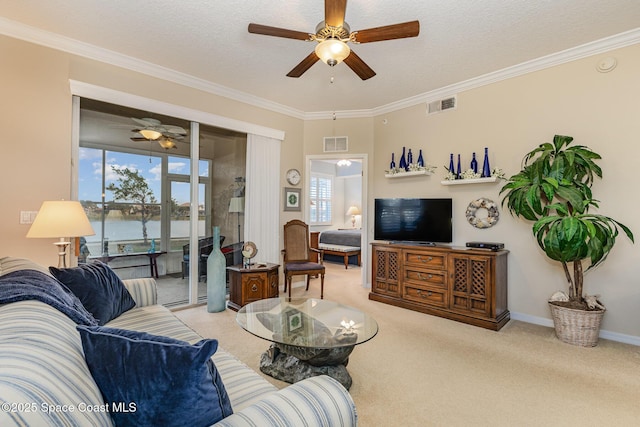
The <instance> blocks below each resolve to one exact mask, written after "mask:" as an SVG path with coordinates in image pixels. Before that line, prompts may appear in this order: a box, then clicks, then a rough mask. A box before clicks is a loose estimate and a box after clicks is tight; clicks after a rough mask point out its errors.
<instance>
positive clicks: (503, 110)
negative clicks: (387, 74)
mask: <svg viewBox="0 0 640 427" xmlns="http://www.w3.org/2000/svg"><path fill="white" fill-rule="evenodd" d="M609 55H611V56H614V57H616V58H617V59H618V66H617V68H616V69H614V70H613V71H612V72H610V73H606V74H603V73H599V72H597V71H596V69H595V65H596V62H597V60H598V59H600V58H602V57H604V56H609ZM638 76H640V45H635V46H632V47H628V48H625V49H621V50H617V51H612V52H608V53H607V54H606V55H599V56H596V57H590V58H586V59H582V60H579V61H575V62H571V63H567V64H564V65H561V66H557V67H553V68H551V69H547V70H544V71H539V72H536V73H531V74H528V75H525V76H521V77H518V78H513V79H510V80H507V81H503V82H500V83H495V84H492V85H488V86H484V87H481V88H478V89H475V90H470V91H468V92H464V93H459V94H458V108H457V110H455V111H449V112H446V113H440V114H436V115H431V116H427V115H426V114H425V106H424V105H419V106H415V107H412V108H407V109H405V110H402V111H397V112H394V113H390V114H385V115H381V116H379V117H376V119H375V121H374V129H375V147H374V152H375V158H374V159H373V161H372V162H371V164H372V167H371V171H370V173H371V176H372V182H373V185H372V186H371V189H370V190H371V191H370V193H371V194H370V198H369V202H370V206H369V207H370V209H372V205H371V203H372V202H373V197H372V196H376V197H400V196H404V197H451V198H453V202H454V223H453V227H454V243H455V244H456V245H464V244H465V242H468V241H473V240H481V241H492V242H504V243H505V245H506V247H507V248H508V249H509V250H510V251H511V253H510V256H509V309H510V310H511V311H512V312H514V314H515V317H520V318H524V319H528V316H534V317H537V318H538V319H529V320H539V318H549V317H550V316H549V313H548V308H547V305H546V299H547V298H548V297H549V296H550V295H551V294H552V293H553V292H554V291H556V290H559V289H562V290H565V289H566V285H565V279H564V274H563V272H562V268H561V267H560V265H559V264H555V263H551V262H550V261H547V259H546V257H545V256H544V254H543V253H542V252H541V250H539V249H538V246H537V244H536V242H535V239H534V238H533V235H532V232H531V223H528V222H526V221H524V220H519V219H515V218H513V217H511V216H510V214H509V213H508V211H505V210H501V217H500V221H499V222H498V223H497V225H495V226H494V227H492V228H490V229H484V230H480V229H475V228H473V227H472V226H471V225H469V224H468V223H467V221H466V218H465V210H466V207H467V205H468V204H469V202H471V201H472V200H474V199H477V198H479V197H486V198H489V199H491V200H494V201H501V197H500V196H499V191H500V188H501V185H502V184H501V183H496V184H482V185H464V186H443V185H441V184H440V181H441V180H442V177H443V175H444V166H445V165H447V166H448V162H449V153H454V154H456V155H457V154H458V153H461V154H462V158H463V162H464V163H463V164H465V165H468V162H469V161H470V157H471V153H472V152H473V151H475V152H476V153H477V154H478V155H479V158H478V161H479V162H481V161H482V157H483V156H482V155H481V154H480V153H481V152H482V151H483V149H484V147H488V148H489V153H490V160H491V166H492V167H500V168H502V169H504V171H505V172H506V174H507V176H511V175H513V174H515V173H517V172H518V171H519V170H520V163H521V160H522V157H523V155H524V154H525V153H527V152H528V151H530V150H531V149H533V148H534V147H535V146H537V145H538V144H540V143H542V142H548V141H551V139H552V138H553V135H554V134H564V135H570V136H573V137H574V138H575V143H576V144H583V145H586V146H588V147H590V148H591V149H593V150H594V151H596V152H598V153H599V154H601V155H602V157H603V160H602V161H601V163H600V165H601V166H602V168H603V171H604V174H603V175H604V179H603V180H602V181H599V182H597V183H596V185H594V188H593V190H594V195H595V197H596V198H597V199H598V200H600V201H601V203H600V207H601V209H600V211H599V212H600V213H603V214H606V215H609V216H612V217H613V218H615V219H617V220H619V221H621V222H622V223H624V224H626V225H628V226H630V227H631V228H632V230H633V231H634V232H635V233H636V237H637V238H640V220H639V219H638V212H640V198H638V197H637V194H638V191H637V189H636V188H635V187H637V185H638V184H637V182H638V179H637V174H636V172H635V169H637V161H638V160H639V159H640V102H639V101H638V100H640V84H638ZM384 119H386V120H387V124H386V125H385V124H383V120H384ZM402 146H407V147H411V148H413V149H414V150H415V151H416V152H417V149H419V148H422V149H423V155H424V156H425V161H426V162H427V163H430V164H433V165H436V166H437V167H438V169H437V170H436V173H435V174H434V175H433V176H420V177H411V178H402V179H386V178H384V174H383V170H384V169H386V168H388V167H389V161H390V157H391V152H392V151H395V152H396V156H398V152H400V151H401V149H402ZM397 161H398V157H396V163H397ZM371 226H372V224H370V228H371ZM639 277H640V247H639V246H638V245H637V244H636V245H632V244H631V243H630V242H629V241H628V240H627V239H626V237H621V238H619V239H618V243H617V245H616V247H615V248H614V249H613V251H612V253H611V255H610V256H609V258H608V259H607V261H606V262H605V263H604V264H603V265H601V266H600V267H599V268H597V269H596V270H593V271H591V272H589V273H588V274H587V275H586V277H585V285H586V290H587V292H589V293H590V294H600V295H602V301H603V302H604V303H605V304H606V305H607V308H608V312H607V314H606V315H605V317H604V324H603V329H604V330H608V331H613V332H616V333H620V334H627V335H632V336H635V337H639V336H640V310H639V309H638V307H639V304H640V279H639Z"/></svg>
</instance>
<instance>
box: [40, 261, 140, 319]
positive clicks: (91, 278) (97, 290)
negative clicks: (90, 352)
mask: <svg viewBox="0 0 640 427" xmlns="http://www.w3.org/2000/svg"><path fill="white" fill-rule="evenodd" d="M49 271H50V272H51V274H52V275H53V276H54V277H55V278H56V279H58V280H59V281H61V282H62V283H64V284H65V285H66V286H67V287H68V288H69V289H71V292H73V293H74V294H75V295H76V296H77V297H78V299H79V300H80V302H82V305H84V308H86V309H87V310H88V311H89V312H90V313H91V314H93V317H95V318H96V320H98V324H100V325H104V324H105V323H107V322H109V321H110V320H112V319H115V318H116V317H118V316H120V315H121V314H122V313H124V312H125V311H127V310H130V309H132V308H133V307H135V306H136V302H135V301H134V300H133V298H132V297H131V294H130V293H129V291H128V290H127V288H125V286H124V283H122V280H120V278H119V277H118V276H117V275H116V273H114V271H113V270H112V269H111V267H109V266H108V265H106V264H104V263H102V262H100V261H95V262H93V263H91V264H81V265H80V266H78V267H74V268H56V267H49Z"/></svg>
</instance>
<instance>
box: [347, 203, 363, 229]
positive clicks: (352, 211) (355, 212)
mask: <svg viewBox="0 0 640 427" xmlns="http://www.w3.org/2000/svg"><path fill="white" fill-rule="evenodd" d="M347 215H351V227H353V228H356V215H360V209H358V207H357V206H351V207H350V208H349V210H348V211H347Z"/></svg>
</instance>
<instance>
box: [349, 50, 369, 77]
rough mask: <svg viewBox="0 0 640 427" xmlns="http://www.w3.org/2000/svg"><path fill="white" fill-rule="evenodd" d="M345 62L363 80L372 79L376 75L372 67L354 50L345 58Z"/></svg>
mask: <svg viewBox="0 0 640 427" xmlns="http://www.w3.org/2000/svg"><path fill="white" fill-rule="evenodd" d="M344 63H345V64H347V66H349V68H351V69H352V70H353V72H354V73H356V74H357V75H358V77H360V78H361V79H362V80H367V79H370V78H371V77H373V76H375V75H376V72H375V71H373V70H372V69H371V67H369V66H368V65H367V64H365V62H364V61H363V60H362V59H360V57H359V56H358V55H356V53H355V52H354V51H353V50H352V51H351V53H350V54H349V56H347V57H346V58H345V59H344Z"/></svg>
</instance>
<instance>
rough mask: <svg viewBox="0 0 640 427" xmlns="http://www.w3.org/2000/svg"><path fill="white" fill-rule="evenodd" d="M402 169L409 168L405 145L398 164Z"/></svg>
mask: <svg viewBox="0 0 640 427" xmlns="http://www.w3.org/2000/svg"><path fill="white" fill-rule="evenodd" d="M398 167H399V168H400V169H404V170H407V158H406V157H405V154H404V147H402V156H400V164H399V165H398Z"/></svg>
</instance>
